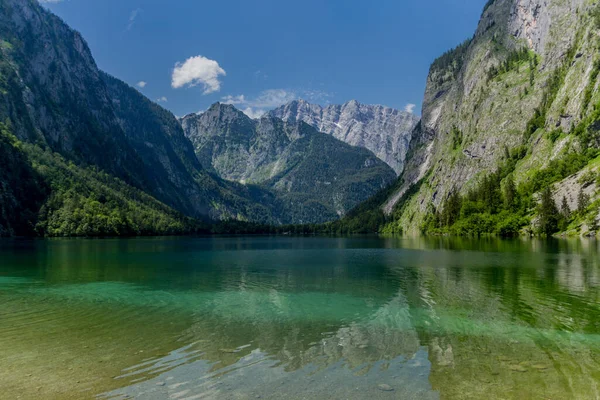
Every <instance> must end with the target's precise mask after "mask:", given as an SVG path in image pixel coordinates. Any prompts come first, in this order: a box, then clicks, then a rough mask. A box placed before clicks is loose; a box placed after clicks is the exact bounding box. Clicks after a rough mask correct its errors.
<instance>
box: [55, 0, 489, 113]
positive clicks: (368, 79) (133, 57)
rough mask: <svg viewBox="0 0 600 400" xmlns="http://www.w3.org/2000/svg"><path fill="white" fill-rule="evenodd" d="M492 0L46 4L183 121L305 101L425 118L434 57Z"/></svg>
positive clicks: (465, 33) (469, 28) (79, 0)
mask: <svg viewBox="0 0 600 400" xmlns="http://www.w3.org/2000/svg"><path fill="white" fill-rule="evenodd" d="M484 3H485V0H435V1H434V0H421V1H414V0H412V1H405V0H380V1H379V0H369V1H367V0H302V1H293V2H292V1H285V0H227V1H221V0H102V1H94V0H51V1H50V2H48V0H46V1H45V2H44V5H45V6H46V7H48V8H49V9H51V10H52V11H53V12H54V13H56V14H57V15H59V16H60V17H62V18H63V19H64V20H65V21H66V22H67V23H68V24H69V25H71V26H72V27H73V28H75V29H77V30H78V31H80V32H81V33H82V34H83V36H84V37H85V39H86V40H87V42H88V44H89V46H90V48H91V50H92V52H93V54H94V57H95V58H96V61H97V63H98V65H99V67H100V68H101V69H103V70H104V71H106V72H108V73H110V74H112V75H114V76H116V77H117V78H120V79H122V80H124V81H126V82H127V83H129V84H131V85H132V86H134V85H137V84H138V83H140V85H139V86H138V89H139V90H140V91H141V92H142V93H144V94H145V95H146V96H148V97H149V98H150V99H152V100H155V101H159V102H160V103H161V104H162V105H163V106H164V107H166V108H168V109H170V110H171V111H172V112H173V113H174V114H175V115H178V116H182V115H185V114H188V113H191V112H198V111H201V110H204V109H206V108H208V107H209V106H210V105H211V104H212V103H215V102H217V101H225V102H229V103H232V104H235V105H236V106H237V107H238V108H240V109H243V110H246V111H247V113H248V114H250V115H253V114H258V113H260V112H261V111H264V110H266V109H270V108H273V107H275V106H277V105H279V104H280V103H283V102H287V101H289V100H292V99H295V98H304V99H306V100H308V101H311V102H316V103H320V104H328V103H333V104H336V103H343V102H346V101H348V100H351V99H356V100H358V101H359V102H362V103H365V104H384V105H387V106H391V107H395V108H401V109H403V108H405V107H406V106H407V105H410V104H414V105H416V106H415V108H414V110H415V113H417V114H418V113H420V109H421V101H422V97H423V92H424V89H425V81H426V77H427V72H428V69H429V65H430V64H431V62H432V61H433V60H434V59H435V58H436V57H437V56H439V55H441V54H442V53H443V52H445V51H446V50H448V49H450V48H452V47H454V46H456V45H457V44H459V43H460V42H462V41H463V40H464V39H466V38H468V37H470V36H471V35H472V34H473V33H474V31H475V28H476V25H477V21H478V20H479V16H480V14H481V10H482V9H483V5H484Z"/></svg>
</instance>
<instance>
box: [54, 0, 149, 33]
mask: <svg viewBox="0 0 600 400" xmlns="http://www.w3.org/2000/svg"><path fill="white" fill-rule="evenodd" d="M51 1H53V0H51ZM141 12H142V9H141V8H136V9H135V10H133V11H132V12H131V14H129V23H128V24H127V30H128V31H129V30H131V28H133V25H135V20H136V19H137V17H138V16H139V15H140V13H141Z"/></svg>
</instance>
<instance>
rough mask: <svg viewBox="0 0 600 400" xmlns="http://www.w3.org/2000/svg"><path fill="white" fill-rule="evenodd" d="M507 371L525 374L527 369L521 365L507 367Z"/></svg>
mask: <svg viewBox="0 0 600 400" xmlns="http://www.w3.org/2000/svg"><path fill="white" fill-rule="evenodd" d="M508 369H510V370H511V371H515V372H527V368H525V367H524V366H522V365H509V366H508Z"/></svg>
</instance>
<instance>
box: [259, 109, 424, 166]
mask: <svg viewBox="0 0 600 400" xmlns="http://www.w3.org/2000/svg"><path fill="white" fill-rule="evenodd" d="M268 115H270V116H274V117H277V118H281V119H283V120H285V121H303V122H305V123H307V124H309V125H311V126H313V127H314V128H316V129H317V130H319V131H321V132H323V133H327V134H329V135H332V136H334V137H335V138H336V139H339V140H341V141H343V142H346V143H348V144H350V145H352V146H358V147H363V148H366V149H368V150H371V151H372V152H373V153H375V155H376V156H377V157H378V158H379V159H381V160H382V161H384V162H385V163H387V164H388V165H389V166H390V167H392V168H393V169H394V171H396V173H400V172H401V171H402V169H403V168H404V159H405V158H406V151H407V149H408V145H409V143H410V139H411V134H412V131H413V129H414V127H415V126H416V125H417V123H418V122H419V118H418V117H417V116H415V115H413V114H410V113H407V112H404V111H400V110H396V109H392V108H389V107H384V106H379V105H363V104H361V103H359V102H358V101H357V100H351V101H349V102H347V103H345V104H342V105H329V106H326V107H323V106H320V105H318V104H311V103H308V102H306V101H304V100H295V101H293V102H291V103H288V104H286V105H283V106H281V107H279V108H277V109H275V110H273V111H271V112H270V113H269V114H268Z"/></svg>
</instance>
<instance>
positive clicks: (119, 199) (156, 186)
mask: <svg viewBox="0 0 600 400" xmlns="http://www.w3.org/2000/svg"><path fill="white" fill-rule="evenodd" d="M0 38H1V41H0V121H2V122H3V125H2V135H4V136H5V138H4V141H5V146H4V148H5V150H6V151H8V152H15V153H17V152H18V153H20V154H21V155H20V156H18V157H15V158H14V159H10V160H9V159H7V162H8V161H10V162H14V163H18V164H19V167H17V166H14V167H15V170H20V167H23V171H30V172H31V173H32V179H36V180H39V181H40V182H44V186H46V187H47V190H45V191H43V192H40V193H38V195H39V197H40V198H39V201H36V202H34V203H35V205H31V209H30V210H29V213H28V214H27V215H28V216H29V217H28V222H27V224H25V225H27V226H28V229H27V230H28V231H34V232H37V233H38V234H44V235H71V234H77V235H79V234H85V235H89V234H124V233H127V234H140V233H170V232H171V231H173V230H174V231H176V232H182V231H185V230H186V229H190V224H191V225H193V226H199V225H198V224H200V225H202V224H203V223H210V222H214V221H224V220H238V221H248V222H259V223H263V224H282V223H315V222H324V221H327V220H330V219H335V218H338V217H339V216H342V215H344V214H345V213H346V212H347V211H348V210H350V209H351V208H353V207H354V206H356V205H357V204H358V203H360V202H361V201H363V200H365V199H367V198H368V197H369V196H371V195H372V194H374V193H375V192H377V191H378V190H380V189H381V188H383V187H385V186H386V185H387V184H388V183H390V182H391V181H392V180H394V173H393V170H392V169H391V168H389V167H388V166H387V165H385V164H384V163H383V162H380V161H379V160H378V159H377V158H376V157H375V156H374V155H373V154H372V153H371V152H370V151H368V150H365V149H362V148H358V147H353V146H348V145H347V144H345V143H343V142H341V141H338V140H336V139H334V138H332V137H331V136H327V135H324V134H321V133H319V132H317V131H316V130H315V129H313V128H311V127H309V126H308V125H303V124H299V123H298V124H297V123H293V124H288V123H284V122H282V121H279V120H275V119H274V118H271V119H265V120H262V121H260V122H259V123H257V124H255V123H254V122H253V121H252V120H250V119H249V118H247V117H245V116H244V115H243V114H242V113H240V112H237V110H233V109H229V111H231V113H232V115H233V116H234V117H235V118H234V119H236V122H234V125H235V124H239V127H240V128H241V130H238V131H236V130H235V129H232V130H231V131H227V132H225V131H223V132H220V133H216V134H215V132H214V131H212V132H211V134H212V135H213V136H212V138H211V141H212V142H214V143H217V142H218V141H219V140H220V139H219V136H221V138H224V140H230V139H232V138H235V140H238V139H239V141H238V142H236V146H239V149H237V150H239V151H246V152H251V153H252V156H251V159H252V160H253V162H257V163H259V164H260V165H261V167H262V168H263V177H262V178H261V177H259V176H258V174H254V175H253V176H249V177H242V176H239V177H238V176H235V174H233V173H230V171H227V168H226V167H225V166H224V165H220V164H218V162H217V163H215V164H214V165H213V164H212V163H211V162H207V158H206V152H207V151H208V150H207V149H208V147H204V148H203V152H202V153H198V156H197V154H196V153H197V152H196V151H195V150H197V149H195V148H194V145H197V144H198V143H199V141H202V138H201V137H200V136H199V135H200V134H201V133H207V132H208V131H206V132H199V131H197V132H195V134H190V133H189V132H184V129H183V127H182V125H181V123H180V121H178V120H177V119H176V118H175V117H174V116H173V115H172V114H171V113H170V112H169V111H167V110H165V109H163V108H162V107H160V106H159V105H157V104H155V103H153V102H151V101H149V100H148V99H147V98H146V97H145V96H143V95H142V94H141V93H139V92H138V91H137V90H136V89H134V88H132V87H130V86H129V85H127V84H126V83H124V82H122V81H120V80H119V79H116V78H114V77H111V76H110V75H108V74H105V73H104V72H102V71H100V70H99V69H98V67H97V65H96V63H95V61H94V59H93V57H92V55H91V52H90V50H89V48H88V46H87V44H86V42H85V40H84V39H83V38H82V37H81V35H80V34H79V33H78V32H76V31H74V30H72V29H71V28H69V27H68V26H67V25H66V24H65V23H64V22H63V21H62V20H61V19H60V18H58V17H57V16H55V15H53V14H52V13H50V12H49V11H47V10H46V9H44V8H43V7H41V6H40V5H39V4H38V2H37V1H35V0H0ZM217 109H219V110H224V108H223V107H217ZM214 114H215V113H214V112H207V113H205V115H204V116H203V117H199V121H200V122H201V121H203V120H206V119H208V118H209V116H212V115H214ZM217 114H219V113H217ZM222 115H225V113H223V114H222ZM189 120H190V118H187V119H186V123H185V124H184V125H185V126H189V125H190V124H189V123H187V121H189ZM214 122H215V125H214V126H212V127H211V129H213V130H215V129H217V130H218V129H220V128H221V126H220V125H219V124H218V122H224V120H220V121H214ZM244 125H248V126H247V128H249V130H244V129H246V127H245V126H244ZM236 126H237V125H236ZM255 128H256V129H255ZM221 134H222V135H221ZM246 134H248V136H247V137H244V135H246ZM188 137H191V138H192V139H193V141H194V144H192V141H190V140H189V139H188ZM252 141H258V142H260V144H261V145H265V146H271V145H273V146H275V147H269V148H265V149H260V148H258V147H256V146H250V142H252ZM11 148H13V150H10V149H11ZM217 150H218V149H216V148H215V154H214V158H215V160H217V159H218V160H220V161H221V162H227V161H226V160H227V159H228V157H229V160H230V162H235V160H236V159H243V155H242V154H241V153H240V154H236V148H235V147H232V148H228V149H222V150H223V151H217ZM263 152H264V154H263ZM261 158H262V161H260V160H261ZM275 158H277V159H278V161H279V163H275V162H274V159H275ZM268 160H270V161H268ZM276 164H277V165H276ZM232 168H233V170H235V168H239V166H238V167H236V166H232ZM269 169H270V172H267V170H269ZM113 178H114V179H113ZM2 184H3V186H5V187H6V189H5V191H4V195H5V196H6V198H7V199H10V201H9V200H7V201H3V202H2V204H1V205H0V207H2V209H1V211H2V215H4V223H3V224H2V228H1V229H0V232H4V234H7V233H15V232H17V231H21V229H20V228H19V229H16V227H21V226H23V224H24V223H23V221H21V220H18V221H16V222H15V221H14V215H13V214H14V213H13V212H12V211H11V210H13V209H14V207H13V206H14V205H15V204H22V203H23V199H22V198H21V197H19V196H20V195H19V193H22V191H23V190H22V188H15V185H18V184H19V182H18V181H13V180H12V179H8V177H7V178H6V180H3V182H2ZM75 188H77V190H74V189H75ZM140 197H143V199H144V200H143V201H140V199H139V198H140ZM11 204H12V205H11ZM36 208H37V209H36ZM142 208H144V209H146V211H147V212H148V213H149V214H151V215H152V216H150V215H148V216H145V217H144V218H141V217H140V215H142V214H143V213H142V211H141V209H142ZM189 218H191V220H189ZM11 220H12V221H11ZM159 220H160V221H161V223H160V224H159V223H158V222H157V221H159ZM190 221H195V222H192V223H190ZM159 225H160V226H161V228H160V229H159ZM194 229H195V228H194Z"/></svg>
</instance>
